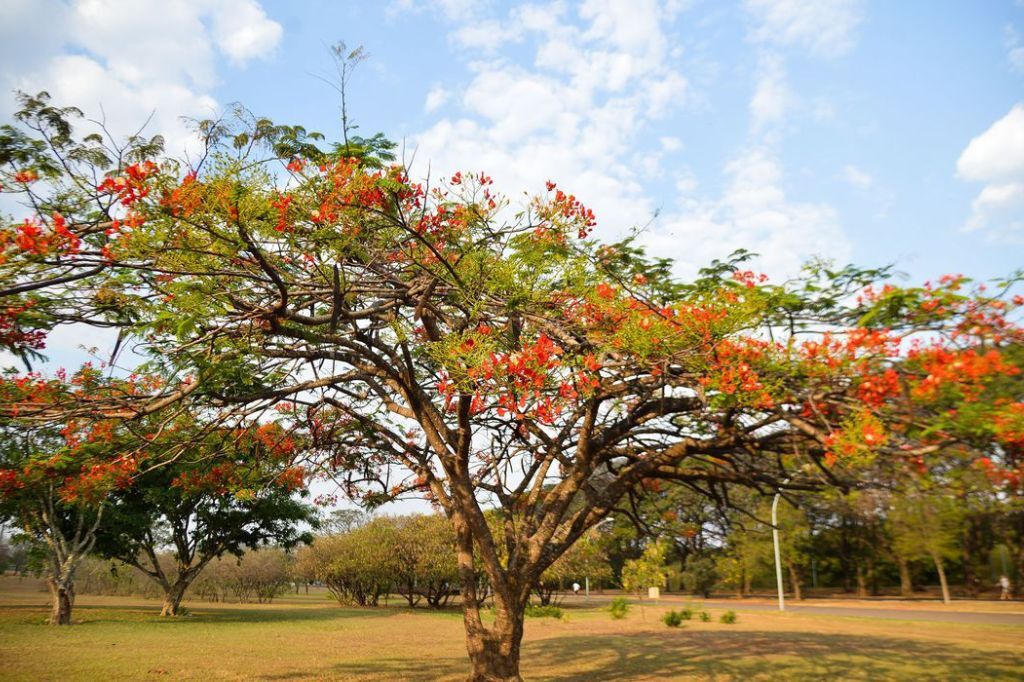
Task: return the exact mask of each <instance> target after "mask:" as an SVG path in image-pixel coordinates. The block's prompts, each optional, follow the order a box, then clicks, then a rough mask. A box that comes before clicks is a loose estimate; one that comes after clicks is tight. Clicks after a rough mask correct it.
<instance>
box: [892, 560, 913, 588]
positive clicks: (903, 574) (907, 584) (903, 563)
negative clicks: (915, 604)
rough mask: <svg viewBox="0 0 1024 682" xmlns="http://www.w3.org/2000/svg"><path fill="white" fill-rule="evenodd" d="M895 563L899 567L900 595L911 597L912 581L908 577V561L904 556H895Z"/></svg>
mask: <svg viewBox="0 0 1024 682" xmlns="http://www.w3.org/2000/svg"><path fill="white" fill-rule="evenodd" d="M896 565H897V566H898V567H899V569H900V596H901V597H912V596H913V595H914V582H913V580H912V579H911V577H910V562H909V561H907V559H906V557H902V556H897V557H896Z"/></svg>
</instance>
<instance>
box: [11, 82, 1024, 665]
mask: <svg viewBox="0 0 1024 682" xmlns="http://www.w3.org/2000/svg"><path fill="white" fill-rule="evenodd" d="M75 113H76V112H75V111H74V110H68V109H57V108H54V107H52V106H50V105H49V104H48V102H47V100H46V98H45V97H42V96H39V97H36V98H27V99H26V100H25V109H24V111H23V112H22V113H21V114H19V120H20V122H21V124H22V127H21V128H18V129H17V130H16V129H15V128H10V129H5V135H6V137H5V138H4V139H3V140H2V141H0V142H2V143H3V144H2V145H0V147H3V148H4V149H5V150H6V151H3V152H0V158H3V159H6V160H7V163H6V167H7V168H9V169H10V170H9V171H7V170H5V171H4V176H3V178H2V183H3V185H4V187H5V188H14V191H16V192H17V193H18V195H19V196H20V197H21V198H22V199H23V200H24V202H23V203H25V205H26V207H27V209H28V211H29V216H28V218H26V220H25V221H24V222H23V223H18V224H16V225H15V226H14V227H10V228H7V230H6V232H4V234H5V235H6V236H5V237H4V240H3V244H4V245H5V251H4V262H3V267H2V273H0V295H4V296H5V297H7V298H8V299H9V300H10V301H11V307H10V308H9V311H8V314H7V315H8V317H7V319H8V322H7V326H8V328H9V329H10V330H13V331H11V332H10V333H9V334H8V336H7V337H6V338H7V339H8V340H7V345H8V347H10V348H12V349H15V350H20V351H21V352H23V353H28V351H30V350H31V351H33V352H38V351H39V350H41V345H40V344H39V343H35V342H33V341H30V339H33V338H36V337H33V336H31V335H32V334H36V333H37V332H39V333H45V331H46V330H48V329H50V328H52V327H53V326H54V325H56V324H61V323H66V322H84V323H89V324H96V325H105V326H113V327H115V328H116V329H117V330H118V335H119V340H121V341H122V342H124V343H128V342H130V343H131V344H132V350H133V351H134V353H135V354H136V355H138V356H141V357H144V358H146V364H145V365H142V366H141V367H140V368H139V369H140V371H141V372H143V373H144V376H147V377H157V378H158V380H153V381H151V382H150V384H149V385H147V386H146V389H145V390H139V391H134V392H131V393H122V394H117V395H115V394H113V393H109V394H107V395H104V396H102V398H97V397H96V396H95V395H94V394H93V393H91V392H87V391H84V390H81V389H80V388H79V387H76V386H74V385H70V386H64V385H63V384H62V385H61V388H60V390H59V391H55V392H54V397H56V396H58V395H59V397H60V400H51V399H49V397H50V396H43V397H42V398H40V397H38V396H30V395H24V394H23V393H24V391H21V389H20V388H19V387H18V385H17V382H21V381H25V378H24V377H10V378H8V379H7V380H6V382H5V385H4V388H5V390H6V391H7V392H8V393H9V394H10V395H11V396H12V398H11V399H9V400H7V401H6V404H8V405H12V406H15V407H17V408H18V419H21V420H36V421H37V422H38V421H44V420H52V419H54V418H57V416H58V415H59V416H60V418H63V419H68V418H78V419H95V418H98V417H100V416H101V417H102V418H104V419H115V418H116V419H124V420H127V421H128V422H134V421H137V420H140V419H145V418H146V417H147V416H148V415H152V414H155V413H156V412H158V411H159V410H162V409H165V408H166V407H168V406H170V405H174V404H177V403H181V402H188V403H189V404H191V405H192V406H193V407H192V408H191V409H195V410H198V411H203V412H205V413H208V414H211V415H216V419H217V420H219V422H221V423H224V424H228V423H230V424H233V427H239V425H241V424H244V423H249V424H252V423H258V422H259V420H260V419H264V420H267V419H270V418H273V420H274V421H275V423H278V424H279V425H280V428H281V429H283V430H284V431H285V432H286V433H289V434H295V437H300V435H301V438H302V441H303V443H304V451H305V456H306V458H307V461H309V462H310V463H311V468H313V469H314V470H315V471H316V472H317V473H318V474H319V475H321V476H324V477H327V478H330V479H333V480H336V481H338V482H339V483H340V484H341V488H342V490H343V492H344V493H346V494H347V495H348V496H349V497H351V498H352V499H355V500H359V501H361V502H362V503H364V504H367V505H370V506H374V505H379V504H382V503H384V502H386V501H389V500H392V499H395V498H397V497H399V496H402V495H407V494H412V495H422V496H425V497H427V498H428V499H430V500H431V501H433V502H434V503H435V504H436V505H437V506H438V507H439V508H440V509H441V510H442V511H443V512H444V514H445V515H446V516H447V518H448V519H449V521H450V523H451V524H452V528H453V530H454V532H455V538H456V545H457V561H458V572H459V577H460V583H461V594H462V601H463V608H464V613H465V624H466V629H467V644H468V649H469V653H470V658H471V659H472V662H473V666H474V679H515V678H517V677H518V659H519V645H520V641H521V637H522V624H523V619H522V613H523V609H524V608H525V605H526V602H527V600H528V598H529V594H530V591H531V589H532V588H533V587H534V585H535V584H536V583H537V581H538V580H539V579H540V576H541V575H542V574H543V573H544V572H545V571H546V570H547V569H548V568H549V567H551V566H552V564H554V562H556V561H557V560H558V558H559V557H560V556H561V555H562V554H563V553H565V552H566V551H567V550H568V549H569V548H570V547H571V546H572V545H573V544H574V543H575V542H576V541H577V540H579V539H580V538H581V537H583V536H584V535H585V534H586V533H587V531H588V530H589V529H590V528H592V527H594V526H595V525H596V524H597V523H598V522H600V521H601V520H602V519H603V518H605V517H606V516H607V515H609V514H610V513H612V512H613V511H614V510H615V509H616V508H617V507H618V506H619V505H620V504H621V503H623V501H624V500H625V499H627V498H628V497H629V496H630V495H631V494H633V493H634V492H636V491H638V490H643V489H644V488H645V486H650V485H653V483H652V482H654V481H657V480H665V481H674V482H676V483H679V484H681V485H684V486H688V487H690V488H691V489H693V490H695V491H698V492H699V493H700V494H701V495H704V496H707V497H709V498H712V499H724V498H726V497H727V496H728V490H729V486H736V485H741V486H748V487H752V488H754V489H756V490H760V491H769V490H775V489H778V488H788V489H791V490H801V489H813V488H816V487H820V486H824V485H831V486H839V487H845V488H850V487H856V486H858V485H861V484H863V483H865V482H867V481H868V479H871V480H872V481H877V480H878V479H879V478H882V479H884V478H886V477H887V476H891V475H892V472H893V471H896V470H904V469H913V468H915V467H917V468H921V467H924V468H927V461H928V460H929V459H937V460H943V459H948V458H952V457H959V456H961V455H962V454H963V453H968V454H967V456H968V457H970V458H971V459H972V461H974V462H977V463H978V466H982V467H988V468H989V470H990V471H991V475H992V476H993V477H994V478H999V479H1000V480H1001V481H1002V485H1005V486H1007V488H1012V489H1014V490H1018V491H1019V488H1020V486H1021V485H1022V481H1024V479H1022V477H1021V469H1020V467H1021V462H1020V450H1021V446H1022V444H1024V436H1022V434H1024V421H1022V420H1024V403H1021V399H1020V395H1019V392H1017V391H1016V389H1015V388H1007V386H1009V385H1010V384H1008V382H1016V377H1018V376H1019V373H1020V360H1021V354H1020V351H1019V348H1020V342H1021V339H1022V335H1021V329H1020V327H1019V326H1018V324H1017V322H1016V321H1015V320H1016V317H1015V313H1016V311H1017V310H1018V309H1019V308H1020V306H1021V305H1022V304H1024V299H1021V297H1020V296H1019V295H1014V294H1013V292H1012V288H1013V286H1014V285H1015V283H1016V281H1015V280H1013V279H1011V280H1009V281H1007V282H1004V283H1000V284H998V285H997V286H996V288H994V289H993V290H992V291H989V290H987V289H985V288H983V287H982V286H981V285H973V284H972V283H971V282H970V281H969V280H967V279H966V278H964V277H961V276H948V277H944V278H942V279H941V280H940V281H938V282H936V283H934V284H927V285H925V286H921V287H912V286H897V285H895V284H894V283H893V282H892V281H891V274H892V273H891V272H890V271H889V270H888V269H885V268H883V269H859V268H854V267H846V268H835V267H832V266H830V265H828V264H820V263H819V264H811V265H810V266H808V268H807V270H806V271H805V272H804V273H803V275H802V276H801V277H799V278H797V279H795V280H792V281H788V282H783V283H771V282H769V281H767V278H765V277H763V276H760V275H758V274H756V273H755V272H753V271H752V270H749V269H747V268H748V266H747V264H746V261H747V260H748V258H749V254H744V253H740V254H737V255H735V256H734V257H732V258H730V259H728V260H725V261H716V262H714V263H713V264H711V265H710V266H709V267H708V268H706V269H704V270H702V271H701V273H700V274H699V276H698V277H697V278H695V279H693V280H692V281H688V282H687V281H682V280H680V279H679V278H677V277H676V276H675V275H674V274H673V269H672V264H671V263H670V262H669V261H667V260H665V259H659V258H652V257H649V256H647V255H645V254H644V252H643V250H642V249H641V248H640V247H639V246H638V245H637V243H636V242H635V241H633V240H626V241H622V242H618V243H612V244H607V243H602V242H600V241H598V240H596V239H593V238H592V233H593V230H594V228H595V225H596V217H595V216H594V215H593V213H592V212H591V211H590V210H589V209H588V208H586V206H585V205H584V204H583V203H581V201H580V199H578V198H577V197H575V196H574V195H572V194H571V193H569V192H568V191H566V190H563V189H561V188H560V187H558V186H557V185H556V183H555V182H551V181H549V182H548V184H547V188H546V191H545V192H543V193H541V194H540V195H539V196H536V197H532V198H530V199H528V200H526V201H524V202H522V203H514V202H511V201H510V200H508V199H507V198H506V197H505V196H504V195H502V194H501V193H499V192H498V191H497V190H496V189H495V186H494V182H493V180H492V179H491V178H490V177H489V176H487V175H486V174H485V173H483V172H463V173H455V174H454V175H452V176H450V177H448V178H445V179H442V180H440V181H433V182H416V181H414V180H413V179H411V178H410V176H409V171H408V170H407V169H406V168H404V167H403V166H401V165H398V164H393V163H390V162H389V161H388V160H387V159H386V156H385V152H387V150H388V147H387V145H376V146H374V145H372V144H371V145H367V146H360V147H358V148H357V149H355V150H354V151H353V147H351V146H349V145H336V146H333V147H327V148H326V149H321V148H320V147H318V146H317V143H318V138H317V136H315V135H313V134H309V133H307V131H305V129H303V128H301V127H292V126H279V125H275V124H273V123H272V122H270V121H268V120H265V119H260V118H255V117H251V116H249V115H248V114H246V113H245V112H239V113H238V116H236V117H235V118H233V119H226V120H221V121H217V122H207V123H203V124H201V125H200V126H199V132H200V133H201V134H202V135H203V140H204V143H205V153H204V154H203V155H202V156H201V157H199V158H197V159H194V160H192V161H191V162H189V161H187V160H186V161H181V160H173V159H167V158H164V157H161V156H160V155H159V153H158V149H157V147H158V145H157V144H156V143H155V142H153V141H150V142H149V143H145V144H144V143H143V141H141V140H135V141H134V142H131V143H129V145H128V146H127V147H118V148H114V149H111V148H109V145H107V147H106V148H105V150H104V152H103V154H102V155H101V152H100V147H101V145H102V144H103V141H102V140H100V139H94V138H83V139H82V140H81V141H76V140H77V138H76V137H75V131H74V129H73V127H72V125H71V119H72V117H73V116H74V115H75ZM14 174H20V175H18V176H17V177H15V175H14ZM44 177H45V180H44V179H42V178H44ZM40 292H45V294H43V293H40ZM33 297H34V298H33ZM32 300H34V301H36V302H35V303H30V301H32ZM26 335H28V336H26ZM33 344H34V345H33ZM38 381H41V380H38ZM54 381H56V380H54ZM1012 385H1013V386H1016V383H1013V384H1012ZM19 391H21V393H22V394H20V395H19ZM489 509H490V510H494V513H496V514H497V515H498V517H499V521H500V522H499V523H491V522H489V519H488V515H487V514H488V510H489ZM479 574H483V575H484V576H486V578H487V582H488V583H489V585H490V586H491V589H493V591H494V603H495V613H496V619H495V621H494V623H493V624H492V623H485V622H484V620H482V619H481V616H480V612H479V609H478V607H477V604H478V602H479V600H478V596H479V595H478V594H477V586H478V585H479V584H480V581H479V580H478V578H479Z"/></svg>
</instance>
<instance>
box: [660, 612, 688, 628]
mask: <svg viewBox="0 0 1024 682" xmlns="http://www.w3.org/2000/svg"><path fill="white" fill-rule="evenodd" d="M684 620H690V614H689V613H685V614H684V613H683V612H682V611H666V612H665V614H664V615H662V617H661V622H662V623H664V624H665V625H667V626H669V627H670V628H677V627H679V626H680V625H682V624H683V621H684Z"/></svg>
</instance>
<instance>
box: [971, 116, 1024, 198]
mask: <svg viewBox="0 0 1024 682" xmlns="http://www.w3.org/2000/svg"><path fill="white" fill-rule="evenodd" d="M956 170H957V174H958V175H959V176H960V177H962V178H964V179H965V180H974V181H995V180H1006V179H1009V178H1016V177H1020V176H1021V175H1024V103H1021V104H1017V105H1015V106H1014V107H1013V108H1012V109H1010V111H1009V113H1007V114H1006V115H1005V116H1003V117H1002V118H1001V119H999V120H998V121H996V122H995V123H993V124H992V125H991V126H990V127H989V129H988V130H986V131H985V132H984V133H982V134H981V135H978V136H977V137H975V138H974V139H973V140H971V141H970V143H969V144H968V145H967V148H966V149H964V151H963V153H962V154H961V155H960V158H959V159H957V162H956Z"/></svg>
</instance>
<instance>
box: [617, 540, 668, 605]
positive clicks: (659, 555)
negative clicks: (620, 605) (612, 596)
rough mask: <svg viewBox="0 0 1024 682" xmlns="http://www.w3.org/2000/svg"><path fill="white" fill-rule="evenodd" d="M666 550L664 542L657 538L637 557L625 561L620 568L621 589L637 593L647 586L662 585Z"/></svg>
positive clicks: (664, 575) (663, 584) (664, 578)
mask: <svg viewBox="0 0 1024 682" xmlns="http://www.w3.org/2000/svg"><path fill="white" fill-rule="evenodd" d="M667 551H668V546H667V545H666V543H665V542H664V541H662V540H657V541H655V542H651V543H649V544H648V545H647V547H646V548H645V549H644V553H643V554H642V555H641V556H640V558H639V559H631V560H629V561H627V562H626V563H625V565H624V566H623V568H622V589H624V590H627V591H629V592H638V593H639V592H641V591H642V590H645V589H647V588H648V587H664V586H665V580H666V572H665V553H666V552H667Z"/></svg>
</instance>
